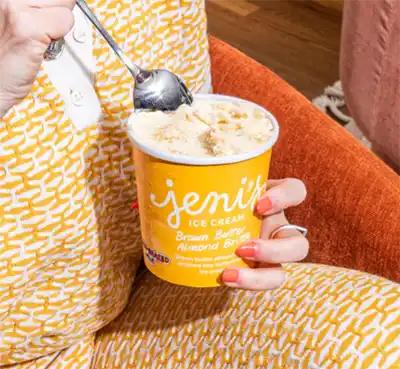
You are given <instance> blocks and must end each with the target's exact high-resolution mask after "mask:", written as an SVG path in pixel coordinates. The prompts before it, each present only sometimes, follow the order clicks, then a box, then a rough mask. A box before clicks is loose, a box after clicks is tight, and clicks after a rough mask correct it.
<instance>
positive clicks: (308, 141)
mask: <svg viewBox="0 0 400 369" xmlns="http://www.w3.org/2000/svg"><path fill="white" fill-rule="evenodd" d="M210 48H211V59H212V72H213V87H214V92H215V93H221V94H226V95H234V96H238V97H242V98H245V99H249V100H252V101H254V102H256V103H258V104H261V105H263V106H265V107H266V108H267V109H268V110H270V111H271V112H272V113H273V114H274V115H275V116H276V117H277V119H278V121H279V122H280V126H281V136H280V139H279V141H278V144H277V145H276V148H275V151H274V153H273V158H272V161H273V164H272V171H271V176H272V178H286V177H296V178H299V179H301V180H303V181H304V183H305V184H306V187H307V189H308V196H307V199H306V201H305V203H304V204H303V205H300V206H299V207H296V208H293V209H291V210H289V211H288V217H289V219H290V220H291V221H292V222H294V223H296V224H299V225H303V226H305V227H306V228H308V229H309V236H308V238H309V240H310V256H309V258H308V260H309V261H312V262H317V263H324V264H331V265H337V266H344V267H348V268H353V269H358V270H362V271H367V272H369V273H373V274H379V275H382V276H385V277H387V278H389V279H392V280H395V281H400V239H399V235H400V179H399V177H398V176H397V175H396V174H395V173H394V172H393V171H392V170H391V169H389V168H388V167H387V166H386V165H385V164H384V163H383V162H382V161H381V160H379V159H378V158H377V157H376V156H375V155H374V154H372V153H371V152H370V151H368V150H367V149H365V148H364V147H363V146H362V145H361V144H360V143H359V142H358V141H357V140H356V139H354V138H353V137H352V136H351V135H349V134H348V133H347V132H346V131H345V130H344V129H343V128H342V127H340V126H339V125H338V124H337V123H336V122H334V121H333V120H331V119H330V118H329V117H327V116H326V115H325V114H323V113H321V112H320V111H318V110H317V109H316V108H315V107H314V106H313V105H312V104H311V103H310V102H309V101H308V100H307V99H306V98H305V97H303V96H302V95H301V94H300V93H298V92H297V91H295V90H294V89H293V88H292V87H290V86H289V85H288V84H287V83H285V82H284V81H282V80H281V79H280V78H279V77H277V76H276V75H275V74H273V73H272V72H271V71H269V70H268V69H267V68H265V67H263V66H261V65H260V64H258V63H257V62H255V61H253V60H251V59H250V58H248V57H246V56H245V55H243V54H242V53H240V52H238V51H237V50H234V49H233V48H231V47H229V46H227V45H226V44H224V43H222V42H220V41H218V40H216V39H215V38H213V37H211V38H210Z"/></svg>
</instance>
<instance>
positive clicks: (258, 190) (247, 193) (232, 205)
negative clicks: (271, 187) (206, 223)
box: [150, 176, 266, 228]
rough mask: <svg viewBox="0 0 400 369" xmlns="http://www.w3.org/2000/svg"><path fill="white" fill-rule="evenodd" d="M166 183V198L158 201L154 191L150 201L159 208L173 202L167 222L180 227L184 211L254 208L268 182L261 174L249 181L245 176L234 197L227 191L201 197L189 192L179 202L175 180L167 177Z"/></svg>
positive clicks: (200, 211) (213, 211)
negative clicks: (175, 189)
mask: <svg viewBox="0 0 400 369" xmlns="http://www.w3.org/2000/svg"><path fill="white" fill-rule="evenodd" d="M166 185H167V187H168V188H170V190H169V191H168V192H167V195H166V196H165V199H164V200H163V201H161V202H158V201H157V199H156V196H155V195H154V194H153V193H152V194H151V195H150V201H151V203H152V204H153V205H155V206H157V207H158V208H164V207H166V206H168V205H170V204H171V206H172V211H171V213H170V214H169V215H168V217H167V222H168V225H169V226H170V227H172V228H179V227H180V225H181V214H182V213H183V212H186V213H187V214H189V215H200V214H204V213H207V212H208V213H209V214H210V215H212V214H215V212H216V211H217V209H218V208H219V207H222V209H223V210H224V212H226V213H230V212H232V211H234V210H236V209H240V210H244V209H247V208H251V209H253V208H254V206H255V204H256V202H257V200H258V199H259V198H260V196H261V194H262V193H263V192H264V190H265V188H266V184H265V183H261V176H258V177H257V179H256V180H255V181H248V179H247V178H246V177H245V178H242V180H241V186H240V187H239V189H238V191H237V192H236V194H235V195H234V196H232V197H230V195H229V194H227V193H225V192H222V193H219V192H209V193H208V194H207V196H205V197H204V198H201V196H200V195H199V194H198V193H197V192H189V193H187V194H186V195H185V197H184V198H183V199H182V202H181V203H178V200H177V197H176V194H175V191H174V188H173V187H174V183H173V181H172V180H170V179H167V180H166ZM230 185H231V184H230Z"/></svg>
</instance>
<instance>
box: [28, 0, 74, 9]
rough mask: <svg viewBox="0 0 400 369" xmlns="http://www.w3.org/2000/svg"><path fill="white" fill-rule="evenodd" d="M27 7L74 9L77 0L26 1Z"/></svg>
mask: <svg viewBox="0 0 400 369" xmlns="http://www.w3.org/2000/svg"><path fill="white" fill-rule="evenodd" d="M25 1H26V3H25V4H26V5H27V6H28V7H30V8H51V7H54V8H59V7H66V8H68V9H72V8H73V7H74V6H75V3H76V0H25Z"/></svg>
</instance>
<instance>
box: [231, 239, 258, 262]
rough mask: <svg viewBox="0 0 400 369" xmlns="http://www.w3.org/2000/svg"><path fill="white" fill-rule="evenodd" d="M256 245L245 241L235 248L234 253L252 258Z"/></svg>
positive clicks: (245, 257)
mask: <svg viewBox="0 0 400 369" xmlns="http://www.w3.org/2000/svg"><path fill="white" fill-rule="evenodd" d="M256 251H257V246H256V244H254V243H246V244H243V245H242V246H240V247H239V248H238V249H236V255H237V256H239V257H241V258H243V259H254V257H255V255H256Z"/></svg>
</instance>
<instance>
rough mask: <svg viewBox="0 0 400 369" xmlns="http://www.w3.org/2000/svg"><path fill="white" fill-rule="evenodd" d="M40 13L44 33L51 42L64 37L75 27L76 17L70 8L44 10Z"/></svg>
mask: <svg viewBox="0 0 400 369" xmlns="http://www.w3.org/2000/svg"><path fill="white" fill-rule="evenodd" d="M38 13H40V19H41V20H42V22H43V23H42V24H43V27H44V28H43V29H44V32H45V33H46V34H47V36H48V37H49V38H50V39H51V40H57V39H60V38H62V37H64V36H65V35H66V34H67V33H68V32H69V31H70V30H71V29H72V27H73V26H74V15H73V13H72V11H71V10H69V9H68V8H65V7H59V8H43V9H40V11H38Z"/></svg>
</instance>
